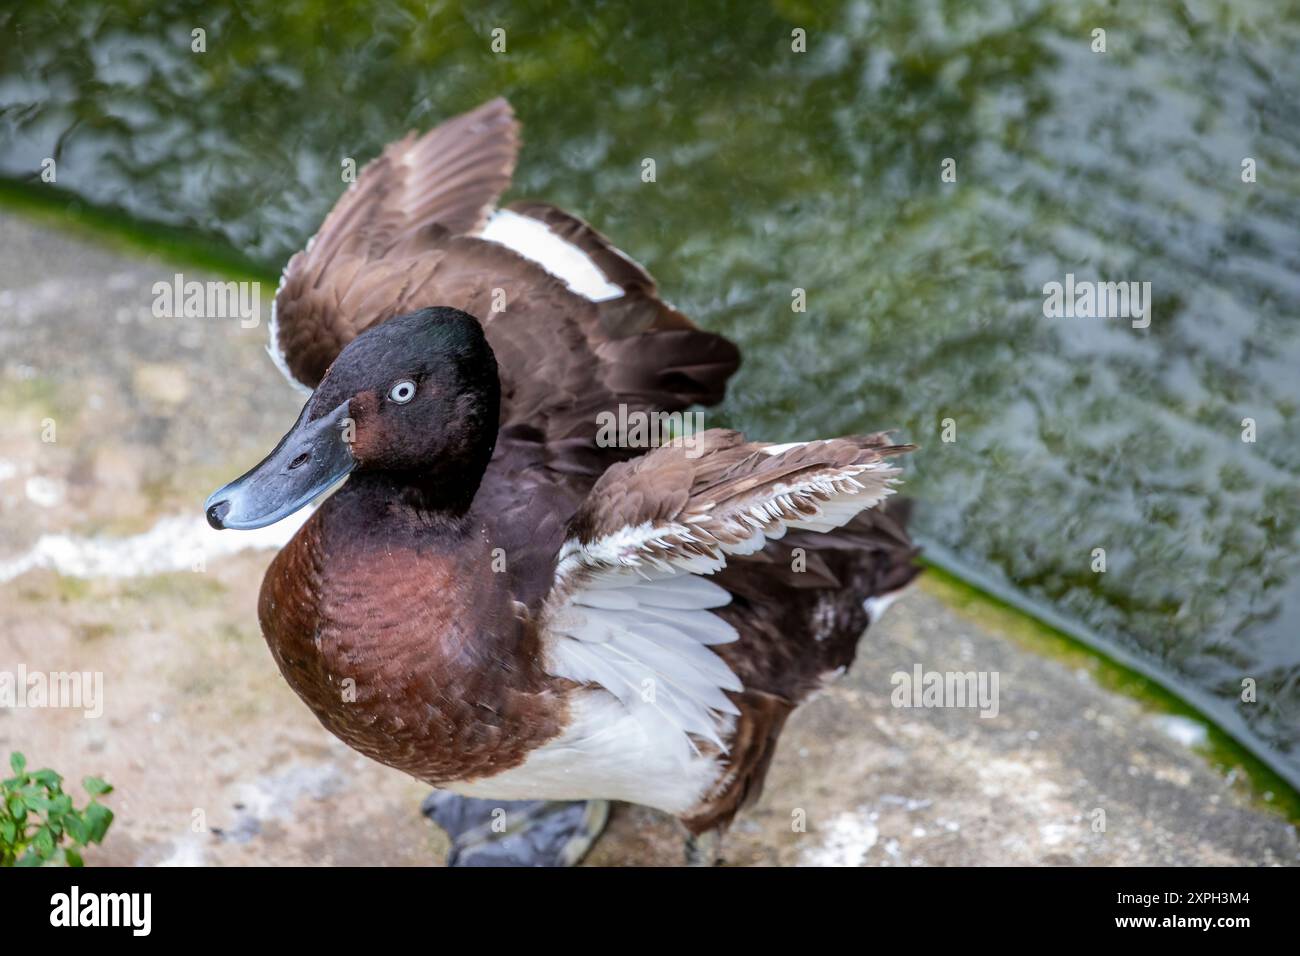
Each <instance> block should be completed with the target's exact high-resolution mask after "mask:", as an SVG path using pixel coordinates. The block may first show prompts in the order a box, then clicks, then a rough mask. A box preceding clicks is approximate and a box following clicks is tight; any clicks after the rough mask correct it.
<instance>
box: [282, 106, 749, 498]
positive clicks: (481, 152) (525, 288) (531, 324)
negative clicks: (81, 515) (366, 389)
mask: <svg viewBox="0 0 1300 956" xmlns="http://www.w3.org/2000/svg"><path fill="white" fill-rule="evenodd" d="M518 147H519V127H518V124H517V123H516V122H515V118H514V114H513V112H512V111H511V109H510V105H509V104H508V103H507V102H506V101H505V100H503V99H497V100H493V101H492V102H490V103H487V104H485V105H483V106H481V107H479V108H478V109H476V110H473V111H471V112H469V113H466V114H465V115H463V116H458V117H456V118H454V119H452V120H448V121H447V122H445V123H443V124H441V125H440V126H438V127H437V128H435V129H434V130H432V131H431V132H429V133H427V134H425V135H424V136H422V137H420V138H418V139H417V138H416V137H415V136H414V134H412V135H410V136H407V137H406V138H405V139H403V140H401V141H399V142H397V143H393V144H392V145H390V146H389V147H388V148H387V149H385V150H384V152H383V153H382V154H381V155H380V156H379V158H378V159H376V160H374V161H373V162H372V163H370V164H369V165H367V166H366V168H365V169H364V170H362V172H361V175H360V177H359V178H358V179H357V181H356V183H355V184H353V186H352V187H351V188H350V189H349V190H348V191H347V192H346V193H345V194H344V195H343V197H342V198H341V199H340V200H339V202H338V204H337V205H336V206H335V207H334V209H333V211H332V212H331V213H330V214H329V216H327V217H326V219H325V222H324V224H323V225H322V226H321V229H320V232H319V233H317V235H316V236H315V238H314V239H313V240H312V241H311V242H309V243H308V245H307V248H306V249H305V250H303V251H302V252H300V253H298V254H297V255H295V256H294V257H293V258H292V259H290V260H289V264H288V266H287V267H286V269H285V274H284V278H283V279H282V281H281V283H280V288H279V290H278V291H277V293H276V298H275V307H274V310H273V313H272V321H271V348H270V351H271V354H272V357H273V358H274V359H275V360H276V362H277V364H278V365H279V366H280V368H281V370H282V371H283V372H284V373H285V375H286V376H287V377H288V378H289V379H290V381H292V382H294V383H295V384H296V385H299V386H301V387H303V388H307V389H311V388H315V386H316V385H317V384H319V382H320V380H321V378H322V377H323V376H324V374H325V370H326V369H327V368H328V367H329V365H330V363H331V362H332V361H333V360H334V358H335V357H336V356H337V355H338V353H339V352H340V351H341V350H342V349H343V347H344V346H345V345H347V343H348V342H350V341H351V340H352V339H353V338H355V337H356V336H357V335H358V334H360V333H361V332H363V331H364V330H365V329H367V328H369V327H371V326H372V325H375V324H377V323H380V322H383V321H386V320H387V319H389V318H392V317H394V316H397V315H403V314H405V313H408V312H412V311H415V310H417V309H421V308H425V307H427V306H439V305H441V306H452V307H454V308H457V309H460V310H462V311H464V312H468V313H469V314H471V315H473V316H476V317H477V318H478V319H479V321H480V322H482V323H483V325H484V329H485V331H486V333H487V336H488V341H489V342H490V343H491V345H492V348H493V350H494V351H495V352H496V355H497V363H498V366H499V367H500V370H501V378H502V392H503V394H502V427H503V428H510V427H511V426H519V427H522V428H524V429H526V430H527V431H528V434H530V435H535V436H537V437H539V438H541V439H542V440H543V441H545V442H547V443H550V444H556V443H564V442H569V443H570V444H572V445H574V446H579V447H581V448H585V449H586V450H587V451H590V450H591V447H592V441H593V438H594V435H595V433H596V430H597V426H596V413H597V412H598V411H599V410H602V409H608V408H613V407H615V406H617V405H618V404H620V403H622V404H626V405H627V407H628V409H629V410H652V409H668V410H674V409H680V408H685V407H686V406H688V405H690V404H692V403H695V402H700V403H704V404H713V403H715V402H717V401H718V400H719V399H721V397H722V393H723V388H724V384H725V382H726V379H727V378H728V376H730V375H731V373H732V372H734V371H735V369H736V367H737V366H738V365H739V362H740V356H739V353H738V352H737V350H736V348H735V346H734V345H732V344H731V343H730V342H728V341H727V340H726V339H724V338H721V337H720V336H717V335H713V334H710V333H707V332H702V331H700V330H699V329H697V328H696V327H695V326H694V325H693V324H692V323H691V322H690V320H689V319H687V318H686V317H685V316H683V315H681V313H679V312H677V311H676V310H675V309H672V308H671V307H670V306H667V305H665V304H664V303H663V302H661V301H660V300H659V299H658V297H657V294H656V290H655V286H654V281H653V280H652V279H651V278H650V276H649V274H648V273H646V272H645V270H643V269H641V268H640V267H639V266H637V265H635V264H634V263H632V262H631V260H629V259H628V258H627V257H626V256H624V255H623V254H622V253H620V252H618V250H616V249H614V247H613V246H612V244H610V243H609V241H608V240H606V239H605V237H603V236H601V235H600V234H599V233H598V232H596V231H595V230H594V229H592V228H591V227H590V226H588V225H586V223H583V222H582V221H581V220H579V219H577V218H576V217H573V216H569V215H568V214H567V213H563V212H561V211H560V210H558V209H555V208H554V207H550V206H546V205H544V204H539V203H532V204H522V205H520V206H519V207H518V211H516V212H501V213H497V214H496V215H495V216H493V217H492V222H499V223H500V224H499V225H497V226H495V227H492V226H489V227H487V228H485V224H487V223H488V222H489V214H490V213H491V212H492V210H493V208H494V206H495V204H496V202H497V200H498V198H499V197H500V195H501V193H502V192H503V191H504V190H505V189H506V188H507V187H508V186H509V183H510V176H511V173H512V171H513V169H514V164H515V157H516V154H517V152H518ZM593 290H594V291H593ZM605 463H607V461H606V462H605ZM570 470H571V469H570ZM600 470H603V464H602V465H601V467H600V468H597V469H596V470H595V473H596V474H598V473H599V471H600Z"/></svg>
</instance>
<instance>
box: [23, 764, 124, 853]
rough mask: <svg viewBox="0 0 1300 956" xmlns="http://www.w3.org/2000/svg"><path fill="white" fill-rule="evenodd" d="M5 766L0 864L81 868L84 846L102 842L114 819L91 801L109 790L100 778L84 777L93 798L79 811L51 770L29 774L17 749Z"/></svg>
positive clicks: (104, 807) (59, 778)
mask: <svg viewBox="0 0 1300 956" xmlns="http://www.w3.org/2000/svg"><path fill="white" fill-rule="evenodd" d="M9 766H10V767H11V768H12V769H13V772H14V775H13V776H12V777H10V778H9V779H8V780H3V781H0V867H3V866H44V865H45V864H47V863H55V864H58V863H66V864H67V865H68V866H81V865H82V862H81V851H82V849H83V848H85V847H87V846H89V845H90V844H92V843H101V842H103V839H104V834H105V833H107V832H108V826H109V824H110V823H112V822H113V811H112V810H110V809H108V807H106V806H104V805H103V804H102V803H99V802H98V801H96V799H95V798H96V797H102V796H104V795H105V794H108V793H112V792H113V788H112V787H110V786H109V785H108V784H107V783H105V782H104V781H103V780H100V779H99V778H98V777H86V778H84V779H83V780H82V781H81V785H82V786H83V787H85V788H86V792H87V793H89V794H90V798H91V799H90V803H88V804H86V807H85V809H84V810H78V809H76V808H75V807H73V805H72V798H71V797H70V796H68V795H67V794H66V793H64V792H63V778H62V777H61V776H59V775H58V774H57V773H55V772H54V771H53V770H49V769H45V770H37V771H36V772H35V773H27V758H26V757H24V756H23V755H22V754H20V753H17V752H14V753H11V754H10V755H9ZM65 841H66V842H67V844H68V845H67V846H64V845H63V844H64V842H65Z"/></svg>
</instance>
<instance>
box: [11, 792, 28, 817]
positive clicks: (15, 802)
mask: <svg viewBox="0 0 1300 956" xmlns="http://www.w3.org/2000/svg"><path fill="white" fill-rule="evenodd" d="M9 812H10V813H11V814H13V818H14V819H15V820H17V821H18V822H19V823H22V822H23V821H24V820H26V819H27V804H26V803H24V802H23V798H22V797H20V796H19V795H18V794H16V793H15V794H12V795H11V796H10V797H9Z"/></svg>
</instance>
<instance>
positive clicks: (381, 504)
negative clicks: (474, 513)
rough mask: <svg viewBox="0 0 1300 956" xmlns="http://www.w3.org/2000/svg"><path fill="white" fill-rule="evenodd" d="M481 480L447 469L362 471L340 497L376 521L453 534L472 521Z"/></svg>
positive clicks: (479, 475)
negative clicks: (412, 522)
mask: <svg viewBox="0 0 1300 956" xmlns="http://www.w3.org/2000/svg"><path fill="white" fill-rule="evenodd" d="M480 478H481V473H480V474H478V475H466V474H459V475H452V474H448V473H447V472H446V470H445V469H439V470H430V471H427V472H418V473H416V472H392V471H361V472H356V473H354V474H352V475H351V476H350V477H349V478H348V481H347V484H345V485H344V486H343V487H342V488H341V489H339V491H338V492H337V495H336V496H342V497H343V498H344V501H345V502H346V504H348V505H350V506H351V507H353V508H359V509H361V510H363V511H365V512H366V513H367V514H368V517H370V518H371V519H372V520H376V521H383V520H393V519H394V518H396V519H399V520H402V521H408V520H415V521H417V522H419V523H420V524H421V525H425V526H428V527H433V528H443V529H445V530H448V531H450V530H453V529H458V528H460V527H461V526H463V525H464V524H465V523H466V522H467V521H468V518H469V511H470V506H471V505H472V504H473V503H474V494H475V492H476V491H477V490H478V484H479V479H480ZM339 503H340V504H343V503H344V502H339Z"/></svg>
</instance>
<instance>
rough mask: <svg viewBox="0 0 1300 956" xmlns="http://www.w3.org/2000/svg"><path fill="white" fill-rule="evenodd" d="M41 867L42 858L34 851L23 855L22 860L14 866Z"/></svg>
mask: <svg viewBox="0 0 1300 956" xmlns="http://www.w3.org/2000/svg"><path fill="white" fill-rule="evenodd" d="M40 865H41V858H40V856H39V855H38V854H37V852H36V851H35V850H34V849H29V850H28V851H27V852H26V853H24V854H23V856H22V859H20V860H19V861H18V862H17V863H15V864H14V866H40Z"/></svg>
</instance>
